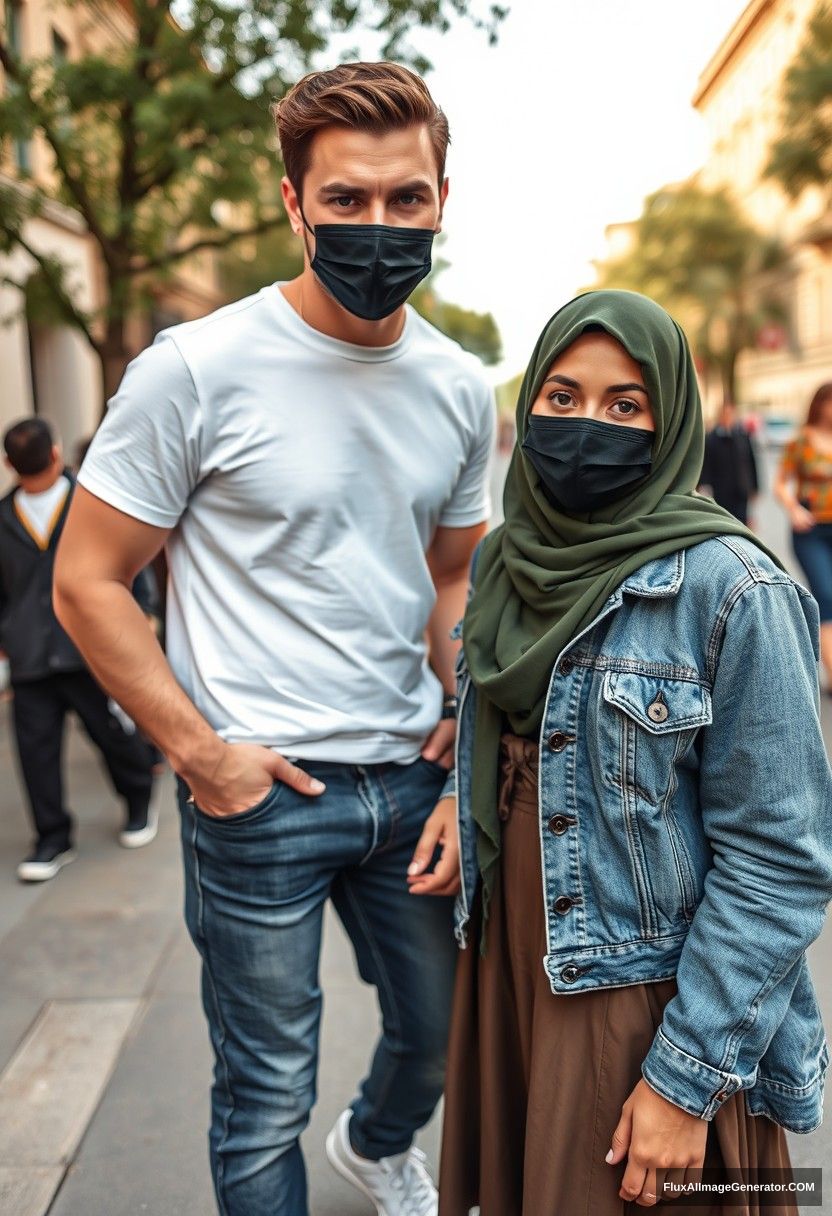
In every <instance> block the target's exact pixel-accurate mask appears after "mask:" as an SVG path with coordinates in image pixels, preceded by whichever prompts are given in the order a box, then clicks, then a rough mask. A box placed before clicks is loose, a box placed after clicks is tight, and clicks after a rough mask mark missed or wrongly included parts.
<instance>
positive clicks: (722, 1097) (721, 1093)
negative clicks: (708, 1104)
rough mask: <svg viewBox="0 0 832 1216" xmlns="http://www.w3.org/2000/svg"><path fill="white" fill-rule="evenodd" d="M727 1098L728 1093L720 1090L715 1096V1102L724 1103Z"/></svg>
mask: <svg viewBox="0 0 832 1216" xmlns="http://www.w3.org/2000/svg"><path fill="white" fill-rule="evenodd" d="M727 1097H728V1091H727V1090H726V1089H721V1090H720V1091H719V1093H718V1094H717V1095H716V1099H715V1101H717V1102H724V1101H725V1099H726V1098H727Z"/></svg>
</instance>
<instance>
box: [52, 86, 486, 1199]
mask: <svg viewBox="0 0 832 1216" xmlns="http://www.w3.org/2000/svg"><path fill="white" fill-rule="evenodd" d="M277 124H278V132H279V137H280V144H281V150H282V153H283V159H284V163H285V167H286V176H285V177H284V178H283V181H282V190H283V199H284V203H285V205H286V210H287V213H288V218H289V224H290V226H291V228H292V230H293V232H294V233H295V234H296V236H297V238H298V243H299V245H301V246H302V249H303V253H304V264H303V270H302V271H301V273H300V274H299V275H298V276H297V277H296V278H294V279H292V280H290V281H289V282H285V283H272V284H269V285H268V286H267V287H264V288H263V289H262V290H261V291H259V292H258V293H256V294H255V295H253V296H251V297H249V298H248V299H245V300H241V301H238V302H236V303H235V304H231V305H228V306H226V307H224V308H221V309H219V310H218V311H217V312H215V313H212V314H211V315H210V316H207V317H203V318H201V319H200V320H198V321H192V322H187V323H185V324H183V325H178V326H174V327H172V328H170V329H167V330H165V331H163V332H162V333H161V334H159V335H158V336H157V338H156V341H155V342H154V344H153V345H152V346H151V347H150V348H149V349H148V350H146V351H144V352H143V353H142V354H140V355H139V356H138V358H137V359H135V360H134V361H133V362H132V363H131V365H130V367H129V368H128V369H127V372H126V374H125V377H124V380H123V382H122V384H121V386H120V388H119V389H118V391H117V393H116V394H115V396H114V398H113V399H112V401H111V402H110V405H109V408H108V410H107V414H106V416H105V418H104V421H103V423H102V425H101V427H100V428H99V430H98V431H97V433H96V436H95V439H94V440H93V443H92V446H91V448H90V451H89V453H88V454H87V457H86V459H85V460H84V465H83V468H82V469H81V472H80V474H79V490H78V495H77V496H76V499H75V501H74V503H73V507H72V511H71V514H70V518H69V520H68V523H67V527H66V532H65V535H64V538H63V541H62V542H61V552H60V554H59V557H58V563H57V571H56V579H57V583H56V591H57V601H56V602H57V604H58V610H59V612H60V614H61V619H62V620H63V621H64V622H65V623H66V624H67V626H68V628H69V629H70V632H71V633H72V636H73V637H74V638H75V639H76V641H77V642H78V643H79V645H80V646H81V648H82V650H83V651H84V653H85V654H88V655H89V656H91V658H90V661H91V662H92V656H94V657H95V659H96V663H97V666H96V667H95V670H96V671H97V672H98V674H99V676H100V678H101V680H102V682H103V683H105V684H106V686H107V687H108V688H109V689H110V690H111V692H112V693H113V695H114V696H115V697H116V698H117V699H118V700H119V701H123V702H124V704H125V708H126V709H127V710H128V711H129V712H130V713H131V714H133V716H134V717H135V718H136V720H137V722H138V723H139V725H140V726H141V727H142V728H143V729H147V731H148V733H150V734H152V735H153V737H154V738H155V739H156V740H157V742H158V743H159V745H160V746H161V747H162V748H163V750H164V751H165V753H166V755H167V756H168V758H169V760H170V761H171V764H172V766H173V768H174V770H175V772H176V773H177V776H178V778H179V780H178V782H177V792H178V796H179V810H180V814H181V818H182V843H183V860H184V865H185V885H186V897H185V909H186V919H187V922H188V927H189V929H190V932H191V936H192V938H193V940H194V944H195V945H196V947H197V949H198V950H199V952H200V954H201V956H202V964H203V994H204V1005H205V1014H206V1017H207V1019H208V1022H209V1027H210V1034H211V1040H212V1043H213V1047H214V1051H215V1056H216V1067H215V1082H214V1087H213V1091H212V1106H213V1111H212V1115H213V1117H212V1128H211V1133H210V1151H211V1166H212V1171H213V1175H214V1184H215V1190H216V1194H217V1201H218V1204H219V1206H220V1208H221V1210H222V1212H223V1213H224V1216H304V1214H305V1213H306V1212H307V1210H308V1204H307V1184H306V1172H305V1167H304V1161H303V1154H302V1151H301V1145H300V1136H301V1133H302V1131H303V1130H304V1128H305V1127H306V1125H307V1122H308V1118H309V1113H310V1110H311V1108H312V1104H313V1102H314V1099H315V1090H316V1077H317V1070H318V1030H319V1021H320V1012H321V991H320V987H319V981H318V970H319V956H320V944H321V926H322V920H323V910H324V906H325V904H326V902H327V899H328V898H329V897H330V895H331V897H332V900H333V903H334V905H335V908H336V909H337V912H338V914H339V916H340V917H341V920H342V921H343V924H344V927H345V929H346V931H347V933H348V935H349V937H350V939H351V941H352V943H353V946H354V949H355V953H356V957H357V960H358V966H359V970H360V972H361V975H362V976H363V978H364V979H365V980H366V981H367V982H369V983H371V984H373V985H374V986H375V988H376V990H377V994H378V1000H379V1006H380V1010H381V1018H382V1027H381V1035H380V1037H379V1040H378V1042H377V1044H376V1049H375V1051H374V1053H373V1059H372V1062H371V1064H370V1067H369V1070H368V1072H367V1075H366V1077H365V1078H364V1080H363V1082H362V1083H361V1084H360V1087H359V1090H358V1092H357V1093H356V1095H355V1097H354V1099H353V1101H352V1102H351V1104H350V1106H349V1107H347V1108H346V1109H345V1110H343V1111H342V1112H341V1114H340V1115H339V1117H338V1119H337V1120H336V1122H335V1125H334V1126H333V1127H332V1129H331V1131H330V1133H329V1135H328V1137H327V1144H326V1147H327V1154H328V1157H329V1160H330V1162H331V1163H332V1165H333V1167H334V1168H335V1169H336V1170H337V1171H338V1172H339V1173H340V1174H341V1175H342V1176H343V1177H345V1178H347V1179H348V1180H349V1181H350V1182H351V1183H352V1184H353V1185H354V1186H355V1187H356V1188H357V1189H358V1190H359V1191H361V1193H362V1194H363V1195H364V1196H367V1197H369V1198H370V1199H371V1200H372V1202H373V1206H374V1208H375V1209H377V1210H378V1211H379V1212H383V1213H385V1216H436V1206H437V1198H436V1188H435V1186H434V1184H433V1181H432V1179H431V1178H430V1175H429V1173H428V1170H427V1168H426V1165H425V1161H424V1157H423V1154H422V1153H421V1152H420V1151H419V1149H418V1148H417V1147H416V1146H415V1145H414V1143H413V1140H414V1137H415V1135H416V1132H417V1131H418V1129H419V1128H421V1127H422V1126H424V1124H425V1123H426V1122H427V1121H428V1119H429V1118H430V1117H431V1114H432V1112H433V1110H434V1108H435V1106H436V1104H437V1102H438V1101H439V1098H440V1096H441V1093H442V1082H443V1077H444V1063H445V1048H446V1043H447V1030H448V1025H447V1020H448V1013H449V1009H450V999H451V990H452V987H453V975H454V970H455V967H456V947H455V945H454V941H453V935H452V921H453V898H452V896H451V893H450V890H443V887H445V886H446V885H449V884H451V883H453V882H454V881H455V875H456V868H457V865H456V862H457V858H456V850H455V848H454V847H449V845H448V843H447V842H448V841H449V839H450V838H451V837H452V836H453V835H454V828H453V824H454V811H455V808H454V802H453V800H452V799H450V798H447V797H444V796H443V795H444V792H445V790H446V786H448V783H449V782H451V781H452V778H451V777H450V776H449V769H450V768H451V766H452V764H453V740H454V736H455V733H456V698H455V695H454V669H453V661H454V656H455V650H456V647H455V645H454V643H453V642H452V641H451V639H450V637H449V629H450V626H451V625H452V624H453V622H454V621H455V620H457V619H458V617H459V615H460V614H461V611H462V608H463V606H464V603H465V593H466V588H467V569H468V564H469V561H470V557H471V553H472V551H473V548H474V545H475V544H476V542H477V540H478V539H479V538H480V537H481V536H482V535H483V534H484V533H485V531H486V521H487V520H488V517H489V514H490V502H489V495H488V465H489V458H490V454H491V450H492V445H493V436H494V413H495V411H494V398H493V393H492V392H491V390H490V388H489V387H488V384H487V382H486V380H485V377H484V375H483V372H482V368H481V366H480V365H479V362H478V361H477V360H476V358H475V357H474V356H473V355H470V354H468V353H466V352H465V351H463V350H461V349H460V347H459V346H458V345H457V343H456V342H453V341H451V340H450V339H448V338H447V337H445V336H444V335H442V334H440V333H438V332H437V331H436V330H435V329H434V328H433V327H432V326H431V325H429V324H428V323H427V322H426V321H425V320H424V319H422V318H421V317H420V316H419V314H418V313H417V312H416V311H415V310H414V309H413V308H412V307H409V306H408V305H407V304H406V301H407V299H408V297H409V295H410V294H411V292H412V291H413V290H414V288H415V287H416V286H417V284H418V283H419V282H421V281H422V280H423V279H424V278H425V276H426V275H427V274H428V272H429V270H430V265H431V250H432V243H433V239H434V234H435V233H436V232H438V231H439V229H440V227H441V222H442V212H443V206H444V201H445V196H446V192H447V180H446V178H445V173H444V164H445V151H446V145H447V140H448V126H447V120H446V118H445V116H444V114H443V113H442V111H441V110H440V109H439V108H438V106H437V105H436V104H435V102H434V101H433V99H432V98H431V96H430V93H429V92H428V89H427V87H426V85H425V83H424V81H422V80H421V79H420V78H419V77H418V76H416V75H415V74H414V73H413V72H411V71H409V70H408V69H406V68H404V67H402V66H400V65H397V64H392V63H352V64H341V65H339V66H338V67H336V68H334V69H332V70H331V71H325V72H314V73H312V74H311V75H309V76H308V77H305V78H304V79H303V80H302V81H300V82H299V83H298V84H297V85H296V86H295V88H294V89H293V90H292V91H291V92H289V93H288V94H287V95H286V96H285V97H284V98H283V99H282V100H281V102H280V103H279V105H278V107H277ZM163 543H164V544H165V546H166V550H167V553H168V557H169V559H170V595H169V599H168V618H167V624H168V630H167V651H166V655H163V654H162V653H161V651H160V650H159V648H158V647H157V646H155V645H152V644H151V642H150V641H149V640H148V639H147V637H146V636H145V632H144V630H143V629H142V628H141V622H139V621H137V614H136V612H135V609H134V606H133V605H132V604H131V603H130V600H129V597H128V596H126V595H125V594H124V587H123V579H124V576H125V574H126V573H128V572H129V571H131V570H133V569H135V568H137V567H138V566H140V565H142V564H144V563H146V562H147V561H148V560H149V559H150V557H151V556H152V554H153V553H155V552H157V551H158V549H159V548H160V547H161V546H162V544H163ZM90 579H91V580H92V581H93V583H94V586H95V596H94V597H92V598H90V597H85V596H84V586H85V583H86V582H87V581H88V580H90ZM166 659H167V662H166ZM168 663H169V664H170V666H168ZM122 694H123V695H122ZM408 874H422V875H426V878H427V880H429V881H430V882H431V883H433V884H435V888H434V889H435V893H436V895H437V898H435V899H430V900H428V899H413V898H411V896H410V893H409V890H408V885H407V879H408Z"/></svg>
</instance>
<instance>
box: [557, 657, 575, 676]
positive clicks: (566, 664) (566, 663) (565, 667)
mask: <svg viewBox="0 0 832 1216" xmlns="http://www.w3.org/2000/svg"><path fill="white" fill-rule="evenodd" d="M574 666H575V664H574V663H573V662H572V660H571V659H564V660H563V662H562V663H561V665H560V667H559V668H558V671H559V672H560V674H561V675H562V676H568V675H569V673H570V671H571V670H572V668H573V667H574Z"/></svg>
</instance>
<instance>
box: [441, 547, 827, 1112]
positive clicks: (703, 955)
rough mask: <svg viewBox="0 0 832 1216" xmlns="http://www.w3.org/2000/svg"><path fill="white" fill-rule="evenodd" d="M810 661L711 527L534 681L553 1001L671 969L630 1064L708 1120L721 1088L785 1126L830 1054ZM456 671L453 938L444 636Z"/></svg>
mask: <svg viewBox="0 0 832 1216" xmlns="http://www.w3.org/2000/svg"><path fill="white" fill-rule="evenodd" d="M461 624H462V623H461V622H460V623H459V624H458V625H457V627H456V629H455V630H454V631H453V633H454V635H455V636H460V635H461ZM817 660H818V609H817V605H816V603H815V601H814V599H813V598H812V596H811V595H810V594H809V592H808V591H806V590H805V588H803V587H802V586H800V584H798V583H796V582H795V581H794V580H793V579H792V578H790V577H789V576H788V575H787V574H785V573H783V571H781V570H780V569H778V568H777V566H776V565H775V564H774V563H773V562H772V561H771V560H770V559H769V558H768V557H767V556H766V555H765V554H764V553H763V552H762V551H761V550H760V549H758V548H757V547H756V546H755V545H754V544H753V543H751V542H750V541H746V540H745V539H743V538H737V537H731V536H721V537H717V538H714V539H711V540H707V541H704V542H702V543H700V544H698V545H696V546H694V547H692V548H690V549H687V550H680V551H679V552H676V553H673V554H670V555H669V556H666V557H662V558H658V559H656V560H654V561H651V562H648V563H646V564H645V565H643V566H642V567H641V568H640V569H639V570H637V571H635V572H634V573H633V574H631V575H630V576H629V577H628V578H627V579H626V580H625V581H624V582H623V583H622V584H621V586H620V587H618V589H617V590H616V591H615V592H614V593H613V594H612V595H611V596H610V597H609V599H608V600H607V601H606V603H605V605H604V606H603V608H602V609H601V611H600V612H599V613H598V615H597V616H596V617H595V619H594V620H593V621H592V622H591V623H590V624H589V625H588V626H587V627H586V628H585V629H584V630H583V631H582V632H581V633H580V634H578V636H577V637H575V638H574V639H573V640H572V641H571V642H570V643H569V644H568V646H566V647H565V649H564V650H563V652H562V653H561V655H560V656H559V657H558V660H557V662H556V663H555V666H554V668H553V671H552V675H551V680H550V683H549V690H548V695H547V700H546V708H545V712H544V719H543V725H542V729H541V736H540V738H541V751H540V781H539V798H540V820H539V823H540V849H541V857H542V863H543V864H542V869H543V893H542V895H543V898H544V899H545V905H546V927H547V951H546V956H545V957H544V958H543V960H542V965H543V967H544V968H545V970H546V974H547V976H548V978H549V982H550V984H551V988H552V991H553V992H555V993H573V992H582V991H585V990H589V989H594V988H608V987H620V986H623V985H626V984H639V983H644V982H648V981H654V980H661V979H667V978H670V977H673V976H675V977H676V982H677V988H678V991H677V993H676V995H675V996H674V997H673V998H672V999H671V1000H670V1001H669V1002H668V1004H667V1006H666V1007H665V1010H664V1015H663V1019H662V1023H661V1025H660V1026H659V1028H658V1030H657V1032H656V1035H655V1038H654V1040H653V1043H652V1045H651V1047H650V1050H649V1051H648V1053H647V1056H646V1058H645V1060H644V1063H643V1065H642V1074H643V1076H644V1078H645V1079H646V1080H647V1081H648V1083H649V1084H650V1085H651V1087H652V1088H653V1089H655V1090H657V1091H658V1092H659V1093H660V1094H662V1095H663V1096H664V1097H666V1098H667V1099H668V1100H669V1101H671V1102H673V1103H675V1104H676V1105H677V1106H680V1107H682V1108H683V1109H685V1110H687V1111H689V1112H690V1113H691V1114H695V1115H697V1116H699V1117H700V1118H703V1119H706V1120H710V1119H711V1118H712V1117H713V1116H714V1114H715V1113H716V1111H717V1110H718V1109H719V1108H720V1106H721V1104H722V1103H723V1102H724V1101H725V1100H726V1099H727V1098H728V1097H729V1096H730V1095H731V1094H733V1093H734V1092H736V1091H738V1090H740V1089H744V1090H745V1091H746V1098H745V1100H746V1105H747V1109H748V1110H749V1112H750V1113H751V1114H752V1115H759V1114H765V1115H768V1116H769V1117H770V1118H771V1119H773V1120H774V1121H775V1122H776V1123H778V1124H780V1125H781V1126H783V1127H786V1128H789V1129H790V1130H791V1131H794V1132H810V1131H813V1130H814V1129H815V1128H816V1127H817V1126H818V1125H819V1123H820V1122H821V1119H822V1108H823V1088H824V1082H825V1074H826V1069H827V1064H828V1060H829V1050H828V1046H827V1041H826V1037H825V1034H824V1028H823V1023H822V1020H821V1016H820V1011H819V1009H818V1004H817V1000H816V997H815V992H814V988H813V985H812V980H811V978H810V975H809V970H808V966H807V962H806V957H805V951H806V949H807V947H808V946H809V944H810V943H811V942H812V941H813V940H814V939H815V938H816V937H817V936H818V934H819V933H820V931H821V928H822V926H823V921H824V915H825V909H826V905H827V902H828V901H829V899H830V898H832V772H830V767H829V762H828V760H827V756H826V751H825V748H824V743H823V738H822V735H821V728H820V719H819V694H818V679H817ZM456 670H457V692H458V696H459V722H458V734H457V742H456V766H455V773H452V775H451V777H450V778H449V781H448V783H447V785H446V789H445V791H444V792H445V793H446V794H450V793H453V792H454V785H455V783H456V785H458V797H457V813H458V822H459V839H460V854H461V863H460V865H461V890H460V893H459V895H458V896H457V899H456V917H455V919H456V929H455V931H456V937H457V941H458V943H459V945H460V946H461V947H464V946H465V945H466V938H467V933H466V925H467V922H468V919H469V916H470V911H471V904H472V900H473V897H474V892H475V889H476V886H477V882H478V868H477V859H476V845H475V825H474V822H473V819H472V816H471V765H472V744H473V734H474V716H475V708H476V695H477V694H476V689H475V687H474V685H473V683H472V681H471V678H470V675H469V673H468V671H467V668H466V664H465V652H464V648H463V649H462V650H460V652H459V655H458V657H457V669H456ZM454 777H455V781H454Z"/></svg>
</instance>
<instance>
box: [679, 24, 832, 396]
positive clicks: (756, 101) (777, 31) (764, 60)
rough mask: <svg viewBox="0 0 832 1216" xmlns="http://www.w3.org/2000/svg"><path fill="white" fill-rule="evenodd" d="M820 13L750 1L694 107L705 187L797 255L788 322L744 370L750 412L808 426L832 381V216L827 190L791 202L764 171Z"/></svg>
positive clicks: (742, 392)
mask: <svg viewBox="0 0 832 1216" xmlns="http://www.w3.org/2000/svg"><path fill="white" fill-rule="evenodd" d="M816 7H817V0H751V3H749V4H748V5H747V6H746V8H745V9H744V11H743V12H742V14H741V15H740V17H739V19H738V21H736V22H735V24H734V26H733V27H732V29H731V30H729V32H728V33H727V35H726V37H725V38H724V39H723V41H722V43H721V44H720V46H719V47H718V48H717V50H716V52H715V53H714V55H713V56H712V58H711V60H710V62H709V63H708V64H707V66H706V67H705V69H704V71H703V72H702V75H701V76H700V79H699V84H698V87H697V90H696V93H695V95H694V98H693V104H694V106H695V107H696V109H697V110H698V111H699V113H700V114H701V115H702V117H703V119H704V120H705V123H706V125H707V129H708V136H709V152H708V156H707V159H706V161H705V164H704V166H703V168H702V170H701V173H700V174H699V176H698V180H699V182H700V183H701V184H702V185H703V186H705V187H706V188H718V187H723V186H727V187H729V188H730V189H731V190H732V191H733V193H734V195H735V197H736V198H737V200H738V201H739V203H740V204H741V205H742V207H743V208H744V209H745V211H746V213H747V214H748V216H749V218H750V219H751V220H752V221H753V222H754V223H755V224H756V225H757V227H758V228H760V229H761V230H762V231H764V232H767V233H770V234H771V235H773V236H777V237H778V238H779V239H780V240H781V241H782V242H783V243H784V244H785V246H786V247H787V249H788V251H789V254H790V265H789V267H788V269H787V270H785V271H783V272H782V275H781V282H779V283H778V284H777V287H778V294H780V295H782V298H783V299H784V301H785V302H786V307H787V315H788V320H787V322H786V323H785V324H784V325H783V326H767V327H765V329H764V330H763V331H762V332H761V334H760V335H759V339H758V347H757V349H755V350H749V351H746V352H744V354H743V355H742V356H741V358H740V362H739V366H738V396H739V397H740V400H741V401H742V403H743V404H745V405H747V406H749V407H751V408H755V409H759V410H763V411H765V412H766V413H769V414H772V415H782V416H787V417H790V418H799V417H801V416H802V415H803V414H804V413H805V411H806V407H807V405H808V402H809V400H810V398H811V396H812V394H813V393H814V391H815V389H816V388H817V386H818V385H819V384H821V383H823V382H825V381H829V380H832V217H831V216H830V214H829V210H828V208H829V199H828V195H827V194H826V193H825V192H824V191H822V190H821V189H815V188H810V189H807V190H805V191H804V192H803V193H802V194H801V196H800V197H799V198H798V199H796V200H791V199H790V198H789V197H788V196H787V195H786V193H785V192H784V191H783V190H782V189H781V187H780V186H779V185H778V184H777V183H776V182H774V181H771V180H769V179H766V178H765V177H764V170H765V166H766V164H767V162H768V160H769V156H770V151H771V146H772V144H773V143H774V142H775V140H776V139H777V137H778V135H779V134H780V130H781V126H780V119H781V96H782V89H783V83H784V77H785V74H786V72H787V70H788V68H789V66H790V65H791V63H792V61H793V60H794V58H795V56H796V55H797V53H798V52H799V50H800V47H801V44H802V43H803V41H804V39H805V37H806V34H807V28H808V24H809V21H810V19H811V17H812V14H813V12H814V11H815V9H816Z"/></svg>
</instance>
